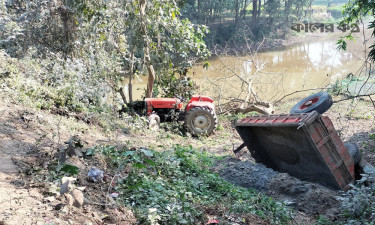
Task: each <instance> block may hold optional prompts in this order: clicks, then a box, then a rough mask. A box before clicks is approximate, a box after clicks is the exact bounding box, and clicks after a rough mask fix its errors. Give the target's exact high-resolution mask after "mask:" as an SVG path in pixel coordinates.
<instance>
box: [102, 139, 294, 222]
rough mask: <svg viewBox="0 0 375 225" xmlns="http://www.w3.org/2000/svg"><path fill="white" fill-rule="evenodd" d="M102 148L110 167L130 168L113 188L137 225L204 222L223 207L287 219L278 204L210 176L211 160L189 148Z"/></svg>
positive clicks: (240, 211) (207, 156)
mask: <svg viewBox="0 0 375 225" xmlns="http://www.w3.org/2000/svg"><path fill="white" fill-rule="evenodd" d="M101 149H102V153H103V154H104V155H106V156H107V157H108V158H107V159H108V160H109V163H110V164H111V165H112V166H114V167H115V168H118V167H120V168H122V167H126V168H128V171H127V172H128V173H127V176H126V178H125V177H124V178H123V179H121V180H120V181H119V182H118V183H117V186H116V189H117V191H118V192H119V193H120V195H121V200H120V201H122V202H123V204H125V205H127V206H129V207H133V210H134V212H135V214H136V216H137V218H138V220H139V222H140V224H152V223H155V222H158V223H160V224H198V223H199V222H207V218H205V213H204V211H205V208H207V207H208V208H219V207H221V208H222V207H225V209H226V210H225V211H226V212H228V213H233V214H241V213H252V214H256V215H258V216H260V217H261V218H263V219H265V220H270V221H271V222H272V223H278V224H280V223H281V224H285V223H287V222H288V220H289V217H288V213H287V210H286V208H284V207H283V206H282V205H281V204H279V203H277V202H275V201H274V200H272V199H271V198H269V197H266V196H264V195H261V194H259V193H257V192H255V191H253V190H249V189H245V188H241V187H238V186H235V185H232V184H230V183H228V182H227V181H225V180H224V179H222V178H221V177H219V176H218V175H216V174H214V173H212V172H210V170H209V169H210V167H211V166H212V164H213V161H214V160H215V158H214V157H213V156H212V155H209V154H208V153H206V152H198V151H196V150H194V149H193V148H192V147H191V146H190V147H182V146H175V147H174V148H173V149H172V150H169V151H164V152H156V151H153V150H146V149H138V150H135V151H130V150H129V149H127V148H123V149H117V148H116V147H114V146H107V147H105V146H103V147H101ZM129 167H130V170H129Z"/></svg>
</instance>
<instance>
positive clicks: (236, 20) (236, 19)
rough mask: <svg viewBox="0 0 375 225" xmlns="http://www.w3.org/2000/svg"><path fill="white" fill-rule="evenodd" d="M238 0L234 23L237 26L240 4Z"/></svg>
mask: <svg viewBox="0 0 375 225" xmlns="http://www.w3.org/2000/svg"><path fill="white" fill-rule="evenodd" d="M238 1H239V0H236V17H235V19H234V24H235V27H236V28H237V26H238V11H239V4H238Z"/></svg>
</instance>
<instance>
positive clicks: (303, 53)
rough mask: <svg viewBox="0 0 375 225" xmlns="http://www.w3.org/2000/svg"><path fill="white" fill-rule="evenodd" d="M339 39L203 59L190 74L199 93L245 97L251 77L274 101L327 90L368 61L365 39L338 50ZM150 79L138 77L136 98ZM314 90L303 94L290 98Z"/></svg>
mask: <svg viewBox="0 0 375 225" xmlns="http://www.w3.org/2000/svg"><path fill="white" fill-rule="evenodd" d="M337 40H338V35H331V36H330V37H317V38H316V40H313V41H309V42H306V43H302V44H298V45H294V46H290V47H283V48H275V49H271V50H267V51H263V52H258V53H257V54H247V55H242V56H221V57H215V58H213V59H211V60H209V61H208V62H209V67H208V68H206V69H204V68H203V62H202V63H199V64H197V65H196V66H195V67H193V68H192V69H190V70H189V74H188V76H189V77H191V78H192V79H193V80H194V81H195V82H196V83H197V84H198V85H199V87H200V89H199V94H206V95H210V96H212V97H214V98H218V97H219V96H220V97H221V98H223V99H225V98H233V97H241V98H243V97H244V95H246V93H247V92H248V85H246V83H244V82H243V81H246V82H251V84H252V85H251V86H252V88H253V90H252V91H254V92H255V93H256V94H257V96H258V97H259V99H260V100H262V101H270V102H275V101H277V100H278V99H280V98H282V97H283V96H285V95H288V94H291V93H294V92H296V91H301V90H309V89H315V88H324V87H327V85H329V84H331V83H334V82H335V81H336V80H337V79H339V78H343V77H345V76H347V75H348V74H349V73H353V74H356V72H357V71H358V70H359V69H360V68H361V66H362V65H363V56H364V50H363V49H364V46H363V40H362V38H361V37H357V40H356V41H350V42H348V47H347V51H341V50H337V44H336V42H337ZM146 81H147V78H146V77H142V80H140V79H138V80H136V81H135V84H134V85H135V88H134V89H135V90H134V91H135V94H134V96H135V97H136V98H140V97H141V95H142V94H143V93H144V91H143V90H144V89H145V87H146ZM137 89H138V90H137ZM312 92H314V90H311V91H307V92H298V93H296V94H293V95H291V96H290V97H298V96H306V95H308V94H310V93H312ZM315 92H316V91H315Z"/></svg>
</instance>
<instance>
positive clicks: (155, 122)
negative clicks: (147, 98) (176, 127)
mask: <svg viewBox="0 0 375 225" xmlns="http://www.w3.org/2000/svg"><path fill="white" fill-rule="evenodd" d="M159 126H160V117H159V116H158V115H157V114H151V115H150V116H149V117H148V128H150V130H157V129H159Z"/></svg>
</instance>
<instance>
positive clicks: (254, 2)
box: [251, 0, 258, 26]
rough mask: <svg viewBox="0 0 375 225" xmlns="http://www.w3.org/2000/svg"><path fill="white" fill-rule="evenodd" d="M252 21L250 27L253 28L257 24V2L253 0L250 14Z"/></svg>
mask: <svg viewBox="0 0 375 225" xmlns="http://www.w3.org/2000/svg"><path fill="white" fill-rule="evenodd" d="M252 14H253V15H252V17H253V18H252V21H251V25H252V26H255V24H256V23H257V14H258V1H257V0H253V12H252Z"/></svg>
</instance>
